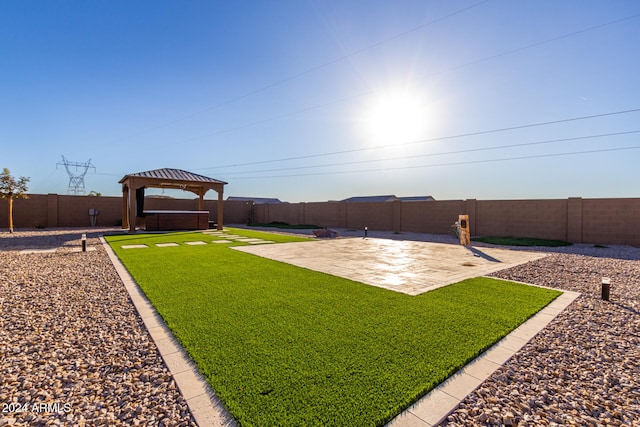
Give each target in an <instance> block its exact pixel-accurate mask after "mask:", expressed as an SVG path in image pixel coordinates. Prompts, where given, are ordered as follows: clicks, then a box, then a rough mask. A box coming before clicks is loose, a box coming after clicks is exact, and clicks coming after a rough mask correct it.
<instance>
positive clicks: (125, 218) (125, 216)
mask: <svg viewBox="0 0 640 427" xmlns="http://www.w3.org/2000/svg"><path fill="white" fill-rule="evenodd" d="M122 228H123V229H127V228H129V186H128V185H127V184H122Z"/></svg>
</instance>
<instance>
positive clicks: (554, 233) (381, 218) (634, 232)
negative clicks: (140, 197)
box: [0, 194, 640, 246]
mask: <svg viewBox="0 0 640 427" xmlns="http://www.w3.org/2000/svg"><path fill="white" fill-rule="evenodd" d="M7 203H8V202H7V201H6V200H0V228H7V227H8V225H9V221H8V218H7V216H8V204H7ZM217 203H218V202H217V200H205V209H206V210H208V211H209V220H210V221H217V218H216V216H217ZM89 209H98V210H99V211H100V215H98V218H97V225H98V226H115V225H116V224H121V219H122V218H121V217H122V198H121V197H93V196H67V195H57V194H31V195H29V199H17V200H15V201H14V215H13V219H14V227H16V228H32V227H38V226H42V227H88V226H89V225H90V217H89ZM145 209H148V210H154V209H158V210H163V209H164V210H197V209H198V199H197V198H194V199H156V198H150V199H146V200H145ZM251 209H252V203H250V202H244V201H225V202H224V223H225V224H234V223H235V224H244V223H246V222H247V220H248V218H249V213H250V212H251ZM253 209H254V214H255V220H256V221H257V222H272V221H282V222H287V223H289V224H315V225H318V226H320V227H336V228H349V229H362V228H364V227H365V226H366V227H369V229H371V230H385V231H396V232H403V231H406V232H419V233H433V234H448V233H450V232H451V225H452V224H453V223H454V222H455V221H456V220H457V218H458V215H459V214H467V215H469V221H470V227H471V234H472V235H474V236H516V237H538V238H543V239H558V240H567V241H569V242H573V243H593V244H595V243H599V244H626V245H634V246H640V198H624V199H613V198H611V199H582V198H579V197H572V198H569V199H549V200H547V199H540V200H475V199H469V200H442V201H431V202H400V201H394V202H380V203H374V202H369V203H345V202H319V203H284V204H273V205H254V206H253Z"/></svg>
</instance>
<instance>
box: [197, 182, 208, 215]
mask: <svg viewBox="0 0 640 427" xmlns="http://www.w3.org/2000/svg"><path fill="white" fill-rule="evenodd" d="M206 192H207V190H205V188H204V187H200V188H199V190H198V197H199V199H198V210H199V211H203V210H204V193H206Z"/></svg>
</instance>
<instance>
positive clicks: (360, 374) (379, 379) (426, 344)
mask: <svg viewBox="0 0 640 427" xmlns="http://www.w3.org/2000/svg"><path fill="white" fill-rule="evenodd" d="M231 232H233V233H235V234H247V235H248V234H251V236H252V237H261V238H264V239H267V240H278V241H287V240H289V239H290V238H289V237H287V236H278V237H275V235H274V234H269V233H259V232H246V231H244V230H242V231H240V230H232V231H231ZM203 236H204V235H203V234H201V233H193V234H189V233H179V234H167V235H152V236H148V235H147V236H138V235H137V236H112V237H108V238H107V240H108V241H109V243H110V244H111V246H112V247H113V248H114V250H115V252H116V253H117V254H118V256H119V257H120V259H121V260H122V261H123V262H124V264H125V265H126V267H127V268H128V270H129V271H130V272H131V274H132V275H133V277H134V278H135V280H136V281H137V283H138V284H139V285H140V287H141V288H142V290H143V291H144V292H145V294H146V295H147V297H148V298H149V299H150V300H151V302H152V303H153V304H154V306H155V307H156V309H157V310H158V312H159V313H160V315H161V316H162V317H163V318H164V320H165V322H166V323H167V324H168V326H169V327H170V328H171V330H172V331H173V333H174V335H175V336H176V337H177V338H178V340H179V341H180V342H181V344H182V345H183V346H184V348H185V349H186V351H187V352H188V353H189V355H190V356H191V358H192V359H193V360H194V361H195V362H196V364H197V366H198V368H199V369H200V371H201V372H202V373H203V374H204V376H205V377H206V378H207V380H208V381H209V383H210V384H211V387H212V388H213V390H214V391H215V392H216V394H217V395H218V397H220V399H221V400H222V401H223V402H224V404H225V405H226V407H227V409H228V410H229V411H230V412H231V414H232V415H233V417H234V418H235V419H236V420H237V421H238V422H239V423H240V425H243V426H283V425H296V426H302V425H322V426H328V425H336V426H344V425H352V426H367V425H372V426H373V425H383V424H385V422H387V421H389V420H390V419H391V418H393V417H394V416H395V415H397V414H398V413H399V412H401V411H402V410H403V409H405V408H406V407H407V406H408V405H410V404H411V403H412V402H414V401H415V400H417V399H418V398H419V397H420V396H422V395H424V394H425V393H426V392H427V391H429V390H430V389H432V388H433V387H434V386H436V385H437V384H438V383H440V382H441V381H443V380H444V379H446V378H447V377H448V376H450V375H451V374H452V373H454V372H455V371H456V370H457V369H459V368H461V367H462V366H464V365H465V364H466V363H467V362H468V361H470V360H471V359H473V358H474V357H476V356H477V355H479V354H480V353H481V352H482V351H484V350H486V349H487V348H488V347H490V346H491V345H492V344H493V343H495V342H496V341H497V340H499V339H500V338H501V337H503V336H504V335H506V334H507V333H508V332H510V331H511V330H512V329H514V328H515V327H517V326H518V325H519V324H521V323H522V322H523V321H525V320H526V319H527V318H529V317H530V316H531V315H533V314H534V313H535V312H537V311H539V310H540V309H541V308H543V307H544V306H545V305H547V304H548V303H549V302H550V301H552V300H553V299H554V298H555V297H556V296H558V295H559V294H560V293H559V292H558V291H554V290H549V289H542V288H535V287H530V286H525V285H521V284H516V283H512V282H506V281H501V280H495V279H489V278H475V279H470V280H465V281H463V282H460V283H457V284H454V285H450V286H447V287H444V288H440V289H437V290H435V291H431V292H428V293H425V294H422V295H419V296H415V297H414V296H408V295H405V294H401V293H397V292H393V291H388V290H385V289H381V288H377V287H373V286H368V285H364V284H361V283H357V282H354V281H350V280H347V279H343V278H339V277H335V276H330V275H327V274H324V273H319V272H314V271H310V270H306V269H303V268H299V267H295V266H292V265H289V264H285V263H281V262H277V261H273V260H268V259H264V258H260V257H257V256H254V255H251V254H247V253H243V252H240V251H235V250H232V249H229V248H227V247H224V246H227V245H228V244H225V245H221V244H216V245H214V244H209V245H202V246H180V247H166V248H157V247H155V246H153V244H154V243H160V242H184V241H189V240H204V241H207V236H204V238H203ZM132 239H133V240H132ZM129 243H145V244H149V245H150V247H149V248H147V249H133V250H122V249H121V248H120V246H121V245H122V244H129ZM234 244H236V243H234ZM308 244H313V243H310V242H308V243H300V244H299V245H300V250H301V251H304V245H308ZM336 256H339V254H336Z"/></svg>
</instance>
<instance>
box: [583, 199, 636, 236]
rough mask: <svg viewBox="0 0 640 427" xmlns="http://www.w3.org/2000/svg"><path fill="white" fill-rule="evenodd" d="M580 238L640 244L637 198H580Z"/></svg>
mask: <svg viewBox="0 0 640 427" xmlns="http://www.w3.org/2000/svg"><path fill="white" fill-rule="evenodd" d="M582 240H583V241H584V242H585V243H603V244H607V243H610V244H623V245H636V246H640V199H583V200H582Z"/></svg>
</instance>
